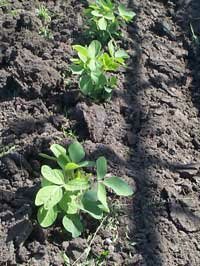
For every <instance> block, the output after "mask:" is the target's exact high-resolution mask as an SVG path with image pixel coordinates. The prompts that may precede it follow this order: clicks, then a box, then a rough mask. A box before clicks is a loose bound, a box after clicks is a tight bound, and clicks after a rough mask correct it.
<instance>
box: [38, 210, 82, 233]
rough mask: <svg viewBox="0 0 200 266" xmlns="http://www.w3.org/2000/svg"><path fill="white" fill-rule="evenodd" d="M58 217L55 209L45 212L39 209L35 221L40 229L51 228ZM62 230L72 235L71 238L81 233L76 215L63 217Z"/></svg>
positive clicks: (80, 226)
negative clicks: (36, 220)
mask: <svg viewBox="0 0 200 266" xmlns="http://www.w3.org/2000/svg"><path fill="white" fill-rule="evenodd" d="M57 215H58V211H57V207H56V206H55V207H54V208H51V209H49V210H45V209H44V207H43V206H42V207H40V208H39V210H38V214H37V219H38V221H39V223H40V225H41V226H42V227H49V226H51V225H52V224H53V223H54V222H55V220H56V218H57ZM62 224H63V226H64V228H65V229H66V230H67V231H68V232H70V233H71V234H72V237H74V238H75V237H78V236H80V235H81V233H82V232H83V225H82V223H81V220H80V216H79V215H78V214H71V215H69V214H68V215H65V216H64V217H63V219H62Z"/></svg>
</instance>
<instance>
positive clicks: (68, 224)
mask: <svg viewBox="0 0 200 266" xmlns="http://www.w3.org/2000/svg"><path fill="white" fill-rule="evenodd" d="M62 223H63V226H64V228H65V229H66V230H67V231H68V232H70V233H71V234H72V237H73V238H75V237H78V236H80V235H81V233H82V232H83V225H82V223H81V220H80V217H79V215H65V216H64V217H63V220H62Z"/></svg>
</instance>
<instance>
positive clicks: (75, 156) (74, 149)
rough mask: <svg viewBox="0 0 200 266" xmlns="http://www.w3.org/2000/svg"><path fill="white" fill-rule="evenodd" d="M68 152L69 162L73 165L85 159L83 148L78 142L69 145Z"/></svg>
mask: <svg viewBox="0 0 200 266" xmlns="http://www.w3.org/2000/svg"><path fill="white" fill-rule="evenodd" d="M68 152H69V156H70V158H71V160H72V161H73V162H75V163H79V162H80V161H81V160H82V159H83V158H84V157H85V151H84V149H83V146H82V145H81V144H80V143H79V142H78V141H75V142H73V143H72V144H70V145H69V148H68Z"/></svg>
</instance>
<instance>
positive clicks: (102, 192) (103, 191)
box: [97, 183, 109, 212]
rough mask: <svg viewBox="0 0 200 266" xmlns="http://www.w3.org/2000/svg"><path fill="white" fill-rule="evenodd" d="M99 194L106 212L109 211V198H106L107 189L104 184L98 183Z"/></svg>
mask: <svg viewBox="0 0 200 266" xmlns="http://www.w3.org/2000/svg"><path fill="white" fill-rule="evenodd" d="M97 196H98V199H99V201H100V202H101V203H102V204H103V206H104V210H105V211H106V212H109V208H108V203H107V198H106V189H105V186H104V184H102V183H98V190H97Z"/></svg>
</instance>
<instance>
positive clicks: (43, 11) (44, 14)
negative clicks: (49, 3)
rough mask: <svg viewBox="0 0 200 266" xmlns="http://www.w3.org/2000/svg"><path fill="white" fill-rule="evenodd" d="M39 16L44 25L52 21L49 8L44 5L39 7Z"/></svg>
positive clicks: (37, 11)
mask: <svg viewBox="0 0 200 266" xmlns="http://www.w3.org/2000/svg"><path fill="white" fill-rule="evenodd" d="M36 13H37V16H38V18H39V19H40V20H41V21H42V23H43V24H44V25H46V24H48V23H50V22H51V16H50V14H49V10H48V9H47V8H46V7H45V6H43V5H40V6H39V8H38V9H37V10H36Z"/></svg>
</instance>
